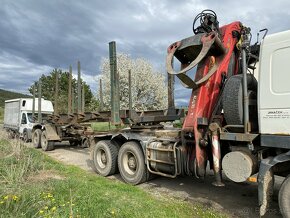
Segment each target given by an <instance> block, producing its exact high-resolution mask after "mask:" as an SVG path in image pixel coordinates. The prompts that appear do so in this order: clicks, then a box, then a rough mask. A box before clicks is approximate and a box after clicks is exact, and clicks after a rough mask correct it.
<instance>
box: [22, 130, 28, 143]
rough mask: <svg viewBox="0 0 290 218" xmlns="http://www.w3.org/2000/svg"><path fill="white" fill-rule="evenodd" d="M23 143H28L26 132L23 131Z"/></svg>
mask: <svg viewBox="0 0 290 218" xmlns="http://www.w3.org/2000/svg"><path fill="white" fill-rule="evenodd" d="M23 141H24V142H25V143H27V142H28V141H29V138H28V132H27V130H24V132H23Z"/></svg>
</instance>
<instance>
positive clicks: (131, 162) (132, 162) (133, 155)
mask: <svg viewBox="0 0 290 218" xmlns="http://www.w3.org/2000/svg"><path fill="white" fill-rule="evenodd" d="M118 166H119V171H120V174H121V176H122V178H123V179H124V180H125V182H127V183H130V184H133V185H137V184H140V183H143V182H145V181H146V180H147V176H148V175H149V173H148V170H147V168H146V165H145V159H144V153H143V151H142V149H141V146H140V145H139V144H138V143H137V142H134V141H131V142H126V143H125V144H123V145H122V147H121V148H120V151H119V155H118Z"/></svg>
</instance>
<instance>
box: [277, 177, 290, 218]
mask: <svg viewBox="0 0 290 218" xmlns="http://www.w3.org/2000/svg"><path fill="white" fill-rule="evenodd" d="M278 198H279V208H280V211H281V214H282V216H283V217H284V218H290V175H289V176H288V177H287V178H286V179H285V180H284V182H283V183H282V185H281V188H280V190H279V197H278Z"/></svg>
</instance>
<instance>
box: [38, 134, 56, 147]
mask: <svg viewBox="0 0 290 218" xmlns="http://www.w3.org/2000/svg"><path fill="white" fill-rule="evenodd" d="M41 148H42V150H44V151H51V150H53V149H54V141H49V140H48V139H47V133H46V130H44V131H43V132H42V133H41Z"/></svg>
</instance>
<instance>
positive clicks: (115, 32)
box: [0, 0, 290, 104]
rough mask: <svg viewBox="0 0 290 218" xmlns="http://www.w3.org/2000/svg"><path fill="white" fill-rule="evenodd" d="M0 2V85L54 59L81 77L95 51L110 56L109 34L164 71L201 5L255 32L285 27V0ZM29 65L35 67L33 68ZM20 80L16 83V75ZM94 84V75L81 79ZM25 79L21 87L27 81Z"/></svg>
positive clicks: (92, 71) (94, 65) (95, 59)
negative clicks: (171, 48) (171, 50)
mask: <svg viewBox="0 0 290 218" xmlns="http://www.w3.org/2000/svg"><path fill="white" fill-rule="evenodd" d="M1 3H2V4H1V8H0V31H1V35H0V46H1V52H0V63H3V62H5V61H3V58H2V59H1V57H3V56H4V55H5V54H9V55H10V56H11V57H15V58H11V60H10V61H9V63H12V64H13V62H14V64H15V65H21V66H22V67H20V68H16V67H11V68H10V69H7V68H5V69H4V68H3V67H0V76H2V77H1V78H3V75H4V74H5V75H8V74H9V77H8V76H7V79H5V80H2V81H1V82H0V87H6V88H11V87H12V88H14V89H15V90H18V91H22V92H23V91H25V90H26V89H27V87H28V86H29V85H30V84H31V80H30V79H29V78H26V77H25V75H26V74H29V72H30V71H32V72H33V77H37V76H39V75H41V74H42V73H48V72H49V70H50V69H52V68H55V67H58V68H62V69H68V66H69V65H72V66H73V70H74V72H75V71H76V62H77V60H80V61H81V63H82V72H83V73H84V74H85V78H92V76H96V75H97V74H98V73H99V71H100V70H99V67H100V63H101V59H102V58H103V57H107V56H108V42H110V41H112V40H116V41H117V49H118V52H123V53H129V54H131V56H132V57H133V58H137V57H144V58H146V59H148V60H149V61H150V62H152V63H153V64H154V66H156V67H157V68H158V70H161V71H163V72H164V71H165V57H166V49H167V46H169V45H170V44H171V43H172V42H174V41H177V40H180V39H182V38H185V37H188V36H190V35H191V34H192V29H191V28H192V20H193V18H194V17H195V15H197V13H199V12H200V11H201V10H203V9H206V8H211V9H213V10H215V11H216V12H217V15H218V18H219V21H220V24H221V25H223V24H226V23H229V22H232V21H235V20H240V21H242V22H243V23H245V25H248V26H251V27H252V29H253V31H254V32H257V31H258V30H259V29H261V28H264V27H268V28H269V30H270V32H278V31H282V30H286V29H289V26H290V19H289V11H288V10H287V9H289V8H290V3H289V2H288V1H286V0H281V1H279V2H278V1H276V2H273V1H272V2H267V4H265V2H264V1H262V0H258V1H255V2H253V1H250V0H246V1H244V2H243V3H241V2H238V1H230V0H225V1H222V2H220V1H207V2H205V1H201V0H196V1H194V0H182V1H174V0H160V1H154V0H140V1H134V0H124V1H117V0H110V1H89V0H85V1H56V0H51V1H37V0H18V1H10V0H4V1H2V2H1ZM32 68H33V70H32ZM8 78H9V79H8ZM20 80H21V83H20V82H19V81H20ZM87 82H88V83H89V84H90V85H92V86H93V88H94V89H95V88H96V83H95V81H92V80H91V81H87ZM26 84H27V87H25V86H26ZM178 84H179V83H177V87H176V93H175V96H176V97H177V102H178V104H181V103H182V104H185V102H188V99H189V96H190V91H188V90H185V89H184V90H183V89H179V88H181V87H180V85H178Z"/></svg>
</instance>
